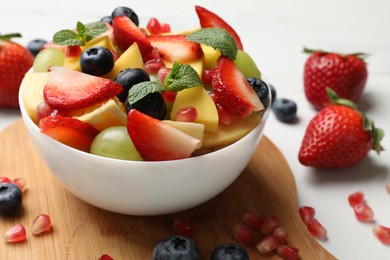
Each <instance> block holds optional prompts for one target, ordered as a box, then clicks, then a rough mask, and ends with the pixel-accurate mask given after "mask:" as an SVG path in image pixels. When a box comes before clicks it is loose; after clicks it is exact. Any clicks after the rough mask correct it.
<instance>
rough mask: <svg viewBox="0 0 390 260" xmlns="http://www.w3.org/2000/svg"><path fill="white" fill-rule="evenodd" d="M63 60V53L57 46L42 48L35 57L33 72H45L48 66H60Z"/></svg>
mask: <svg viewBox="0 0 390 260" xmlns="http://www.w3.org/2000/svg"><path fill="white" fill-rule="evenodd" d="M64 62H65V54H64V52H63V51H61V50H60V49H57V48H47V49H43V50H42V51H41V52H39V53H38V55H37V56H36V57H35V60H34V64H33V70H34V72H47V69H48V68H49V67H50V66H62V65H64Z"/></svg>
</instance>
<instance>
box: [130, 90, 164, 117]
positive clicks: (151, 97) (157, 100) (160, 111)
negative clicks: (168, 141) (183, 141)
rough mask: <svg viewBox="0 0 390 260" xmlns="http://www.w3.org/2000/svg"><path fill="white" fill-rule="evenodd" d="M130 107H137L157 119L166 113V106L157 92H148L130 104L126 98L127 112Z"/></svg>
mask: <svg viewBox="0 0 390 260" xmlns="http://www.w3.org/2000/svg"><path fill="white" fill-rule="evenodd" d="M132 108H134V109H137V110H138V111H140V112H142V113H144V114H146V115H148V116H151V117H153V118H156V119H158V120H162V119H164V118H165V115H166V113H167V106H166V104H165V101H164V98H163V96H162V95H161V93H159V92H153V93H150V94H148V95H146V96H145V97H144V98H142V99H140V100H138V101H137V102H135V103H134V104H130V103H129V102H128V101H127V100H126V111H127V113H128V112H129V111H130V109H132Z"/></svg>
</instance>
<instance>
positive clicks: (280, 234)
mask: <svg viewBox="0 0 390 260" xmlns="http://www.w3.org/2000/svg"><path fill="white" fill-rule="evenodd" d="M272 234H273V235H274V236H276V237H277V238H278V239H279V243H280V244H283V243H284V242H286V239H287V230H286V229H285V228H284V227H282V226H279V227H277V228H275V230H274V232H273V233H272Z"/></svg>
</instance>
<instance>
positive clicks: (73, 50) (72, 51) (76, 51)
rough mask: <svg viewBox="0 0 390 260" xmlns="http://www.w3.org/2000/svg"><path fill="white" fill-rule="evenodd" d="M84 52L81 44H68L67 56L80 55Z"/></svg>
mask: <svg viewBox="0 0 390 260" xmlns="http://www.w3.org/2000/svg"><path fill="white" fill-rule="evenodd" d="M82 52H83V51H82V50H81V47H80V46H66V51H65V56H66V57H68V58H72V57H80V55H81V53H82Z"/></svg>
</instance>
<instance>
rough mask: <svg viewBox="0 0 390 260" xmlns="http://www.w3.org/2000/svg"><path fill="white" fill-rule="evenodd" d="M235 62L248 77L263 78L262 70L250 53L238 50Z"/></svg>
mask: <svg viewBox="0 0 390 260" xmlns="http://www.w3.org/2000/svg"><path fill="white" fill-rule="evenodd" d="M234 63H235V64H236V66H237V67H238V69H239V70H240V71H241V72H242V74H244V76H245V77H246V78H257V79H261V73H260V70H259V69H258V67H257V66H256V63H255V62H254V61H253V59H252V57H251V56H249V54H248V53H246V52H244V51H241V50H238V52H237V56H236V59H235V60H234Z"/></svg>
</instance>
